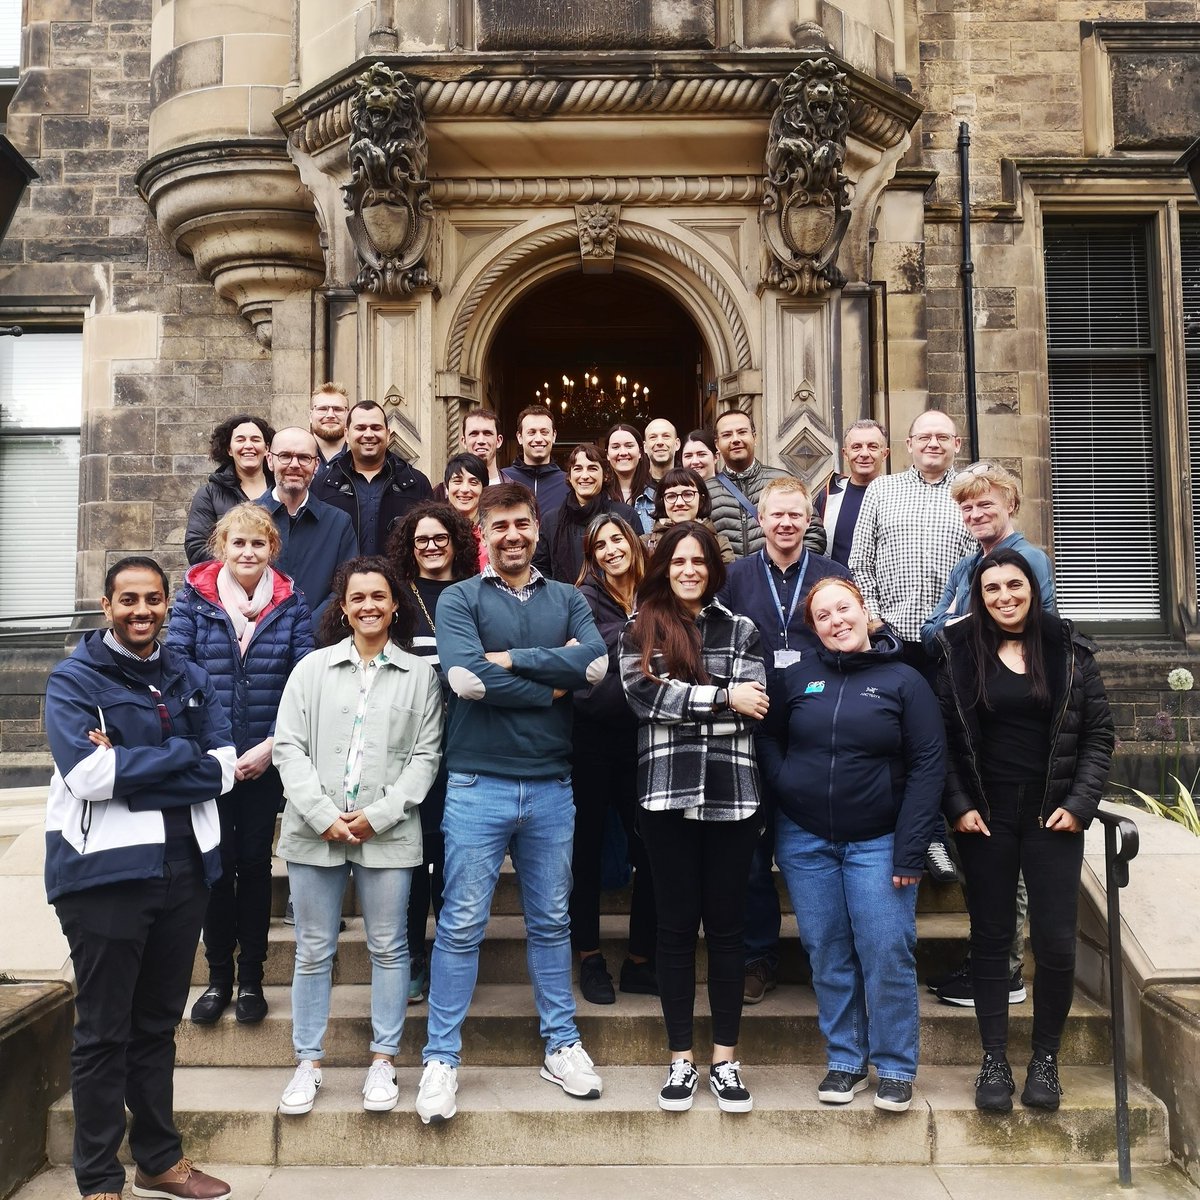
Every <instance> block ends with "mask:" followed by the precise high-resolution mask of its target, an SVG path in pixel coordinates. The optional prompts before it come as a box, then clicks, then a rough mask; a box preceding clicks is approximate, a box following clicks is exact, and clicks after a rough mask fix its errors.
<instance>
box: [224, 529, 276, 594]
mask: <svg viewBox="0 0 1200 1200" xmlns="http://www.w3.org/2000/svg"><path fill="white" fill-rule="evenodd" d="M270 561H271V543H270V542H269V541H268V540H267V537H266V535H265V534H263V533H259V532H258V531H257V530H253V529H250V528H248V527H247V526H245V525H234V526H233V528H232V529H230V530H229V533H228V535H227V536H226V538H225V565H226V566H227V567H228V568H229V573H230V574H231V575H232V576H233V577H234V579H236V580H237V582H238V583H239V584H240V585H241V588H242V590H243V591H244V592H245V593H246V595H248V596H249V595H250V594H251V593H252V592H253V591H254V589H255V588H256V587H257V586H258V581H259V580H260V579H261V578H262V574H263V572H264V571H265V570H266V569H267V564H268V563H269V562H270Z"/></svg>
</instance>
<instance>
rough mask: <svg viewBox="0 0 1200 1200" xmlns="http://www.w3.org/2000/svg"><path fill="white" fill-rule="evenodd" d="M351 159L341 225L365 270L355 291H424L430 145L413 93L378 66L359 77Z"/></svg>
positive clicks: (426, 284) (398, 74)
mask: <svg viewBox="0 0 1200 1200" xmlns="http://www.w3.org/2000/svg"><path fill="white" fill-rule="evenodd" d="M349 156H350V182H349V183H348V184H346V185H344V186H343V188H342V192H343V193H344V199H345V202H346V207H347V208H348V209H349V210H350V216H348V217H347V218H346V223H347V225H348V227H349V229H350V236H351V237H352V238H353V239H354V245H355V247H356V248H357V250H358V255H359V258H360V259H361V261H362V264H363V266H362V270H361V271H359V273H358V278H357V279H355V281H354V287H355V289H356V290H358V291H360V292H377V293H381V294H383V295H391V296H395V295H404V296H406V295H408V294H409V293H411V292H413V291H415V290H416V289H417V288H425V287H429V286H430V285H431V283H432V281H431V280H430V278H429V272H428V271H427V270H426V268H425V261H424V259H425V254H426V251H427V250H428V249H429V242H430V238H431V237H432V236H433V201H432V200H431V199H430V197H429V181H428V180H427V179H426V178H425V168H426V165H427V163H428V160H429V145H428V142H427V141H426V138H425V121H424V118H423V117H422V116H421V108H420V105H419V104H418V102H417V94H416V92H415V91H414V90H413V86H412V84H411V83H410V82H409V81H408V79H407V78H406V77H405V75H404V73H403V72H402V71H393V70H391V69H390V68H389V67H385V66H384V65H383V63H375V65H374V66H372V67H371V68H370V69H368V70H366V71H364V72H363V73H362V74H361V75H360V76H359V77H358V80H357V89H356V91H355V93H354V98H353V100H352V102H351V108H350V149H349Z"/></svg>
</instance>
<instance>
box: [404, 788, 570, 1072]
mask: <svg viewBox="0 0 1200 1200" xmlns="http://www.w3.org/2000/svg"><path fill="white" fill-rule="evenodd" d="M442 833H443V835H444V836H445V839H446V884H445V891H444V893H443V899H442V912H441V915H440V916H439V917H438V923H437V937H436V938H435V940H434V943H433V956H432V958H431V960H430V981H429V1040H428V1042H426V1044H425V1050H424V1053H423V1054H422V1056H421V1057H422V1059H423V1061H425V1062H429V1061H430V1060H431V1059H437V1060H438V1061H440V1062H444V1063H449V1064H450V1065H451V1066H452V1067H457V1066H458V1065H459V1062H460V1061H461V1055H460V1052H461V1050H462V1026H463V1022H464V1021H465V1020H466V1018H467V1009H468V1008H469V1007H470V1005H471V996H472V995H473V994H474V992H475V981H476V979H477V977H478V975H479V945H480V943H481V942H482V941H483V935H484V931H485V930H486V929H487V923H488V917H489V915H490V912H491V904H492V893H493V892H494V891H495V890H496V881H497V879H498V878H499V877H500V867H501V866H502V864H503V862H504V853H505V851H506V850H507V849H508V848H509V846H510V845H511V847H512V856H513V866H514V867H516V870H517V882H518V883H519V884H520V888H521V908H522V911H523V912H524V914H525V933H526V944H525V953H526V958H527V961H528V964H529V978H530V980H531V981H532V983H533V998H534V1002H535V1004H536V1005H537V1010H538V1016H539V1018H540V1020H541V1034H542V1037H543V1039H544V1040H545V1042H546V1052H547V1053H548V1054H549V1053H553V1051H555V1050H558V1049H560V1048H561V1047H563V1046H569V1045H571V1043H573V1042H577V1041H579V1030H578V1029H577V1028H576V1027H575V995H574V993H573V992H572V991H571V922H570V918H569V917H568V915H567V906H568V903H569V901H570V897H571V851H572V846H573V842H574V836H575V805H574V802H573V801H572V799H571V781H570V776H567V777H565V778H562V779H513V778H510V777H508V776H503V775H465V774H462V773H460V772H457V771H451V772H450V776H449V780H448V785H447V787H446V813H445V816H443V818H442Z"/></svg>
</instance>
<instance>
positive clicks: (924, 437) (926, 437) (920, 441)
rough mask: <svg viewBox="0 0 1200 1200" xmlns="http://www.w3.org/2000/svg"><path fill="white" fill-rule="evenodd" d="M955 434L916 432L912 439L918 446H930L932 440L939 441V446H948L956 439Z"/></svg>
mask: <svg viewBox="0 0 1200 1200" xmlns="http://www.w3.org/2000/svg"><path fill="white" fill-rule="evenodd" d="M954 437H955V435H954V434H952V433H914V434H913V435H912V440H913V441H914V442H916V443H917V445H918V446H928V445H929V443H930V442H937V444H938V445H939V446H948V445H950V443H951V442H952V441H954Z"/></svg>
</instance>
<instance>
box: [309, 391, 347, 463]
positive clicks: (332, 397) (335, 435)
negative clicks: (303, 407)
mask: <svg viewBox="0 0 1200 1200" xmlns="http://www.w3.org/2000/svg"><path fill="white" fill-rule="evenodd" d="M349 414H350V401H349V399H348V398H347V396H346V389H345V388H344V387H342V385H341V384H340V383H334V382H333V381H332V380H330V381H328V382H326V383H323V384H321V386H320V387H319V388H318V389H317V390H316V391H315V392H314V393H313V398H312V408H311V409H310V410H309V414H308V421H309V426H308V427H309V430H310V432H311V433H312V435H313V437H315V438H316V439H317V449H318V451H319V452H320V458H319V460H318V462H317V471H316V478H317V480H318V482H319V481H320V480H321V479H322V478H323V477H324V475H325V472H326V470H327V469H328V465H329V460H330V459H332V458H333V456H334V455H335V454H340V453H341V452H342V451H343V450H344V449H345V448H346V418H347V417H348V416H349Z"/></svg>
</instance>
